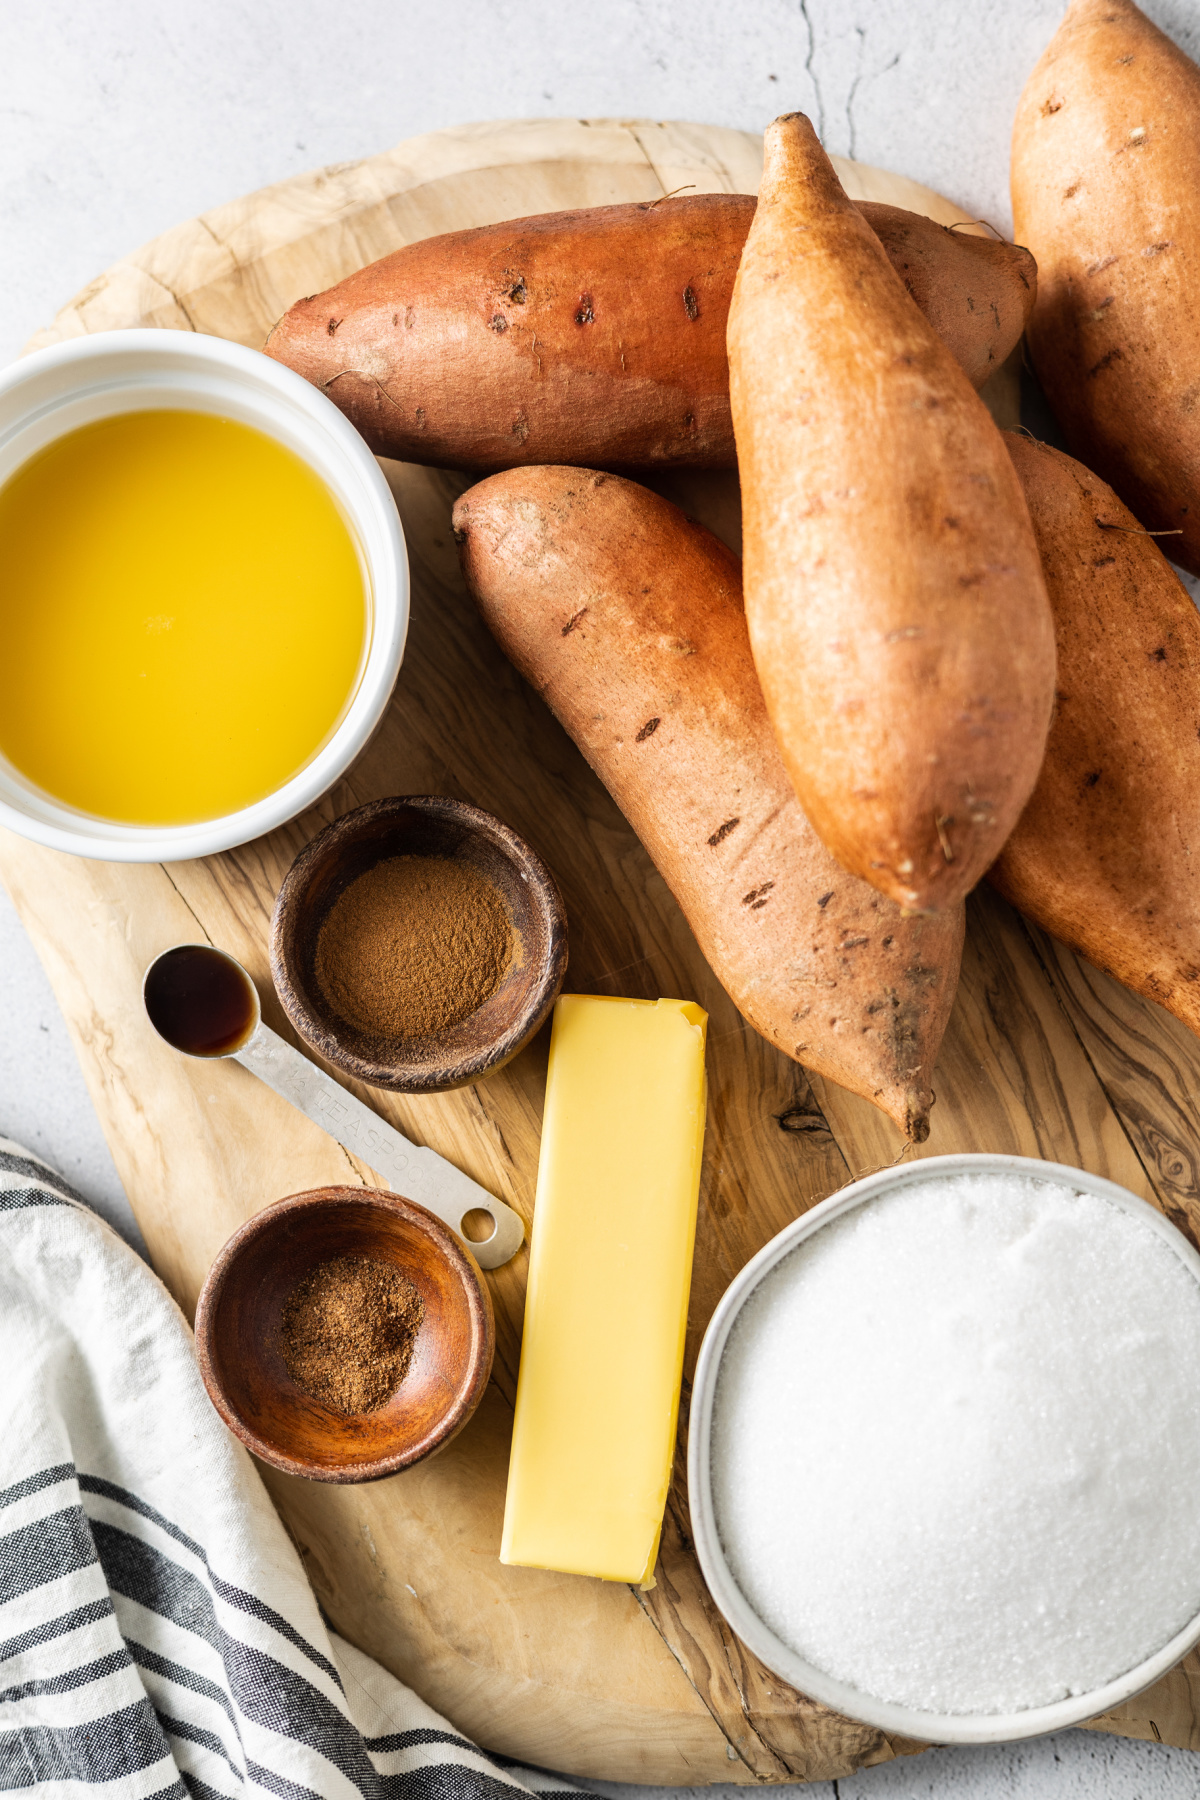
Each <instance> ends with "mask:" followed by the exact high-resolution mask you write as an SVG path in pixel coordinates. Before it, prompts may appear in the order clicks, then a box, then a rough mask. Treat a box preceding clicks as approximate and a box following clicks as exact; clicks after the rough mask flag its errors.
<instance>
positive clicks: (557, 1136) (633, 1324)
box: [500, 994, 708, 1585]
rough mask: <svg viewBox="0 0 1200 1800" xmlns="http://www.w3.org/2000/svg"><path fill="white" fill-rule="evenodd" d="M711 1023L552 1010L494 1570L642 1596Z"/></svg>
mask: <svg viewBox="0 0 1200 1800" xmlns="http://www.w3.org/2000/svg"><path fill="white" fill-rule="evenodd" d="M707 1024H708V1014H707V1013H706V1012H704V1011H703V1009H702V1008H701V1007H699V1006H696V1005H694V1004H693V1003H692V1002H691V1001H685V1000H659V1001H657V1002H656V1001H653V1000H609V999H602V998H600V997H597V996H593V995H587V994H565V995H563V997H562V998H561V999H560V1000H559V1002H558V1004H557V1005H556V1007H555V1009H554V1029H553V1032H552V1035H551V1039H550V1069H549V1075H548V1079H547V1084H546V1111H545V1115H544V1118H543V1122H542V1148H541V1157H540V1160H539V1163H538V1183H537V1199H536V1203H535V1207H534V1215H533V1233H532V1242H531V1244H530V1254H529V1289H528V1292H527V1294H526V1299H525V1329H524V1335H523V1338H522V1343H521V1371H520V1376H519V1378H518V1381H517V1408H516V1418H515V1420H514V1424H513V1442H512V1457H511V1460H510V1462H509V1465H508V1496H507V1499H506V1502H505V1507H504V1537H503V1542H502V1546H501V1550H500V1560H501V1562H506V1563H524V1564H528V1565H530V1566H532V1567H534V1568H539V1569H561V1570H563V1571H565V1572H567V1573H570V1574H577V1575H598V1576H601V1577H603V1578H604V1579H605V1580H607V1581H636V1582H640V1583H642V1584H643V1585H651V1584H652V1579H653V1570H654V1564H655V1560H656V1558H657V1556H658V1539H659V1533H660V1532H661V1530H662V1518H663V1509H664V1508H665V1506H666V1502H667V1488H668V1485H669V1483H670V1479H671V1464H672V1460H673V1457H674V1451H675V1426H676V1421H677V1418H678V1413H679V1382H680V1376H681V1374H682V1371H683V1341H684V1333H685V1331H686V1328H687V1306H688V1289H689V1287H690V1285H691V1277H692V1249H693V1246H694V1244H695V1238H696V1203H697V1199H698V1197H699V1191H700V1160H701V1155H702V1152H703V1147H704V1112H705V1090H704V1037H705V1029H706V1026H707Z"/></svg>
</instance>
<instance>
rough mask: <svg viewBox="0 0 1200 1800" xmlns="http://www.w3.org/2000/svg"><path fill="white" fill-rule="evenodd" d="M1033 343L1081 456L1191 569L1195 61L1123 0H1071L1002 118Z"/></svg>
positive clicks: (1196, 353) (1196, 343)
mask: <svg viewBox="0 0 1200 1800" xmlns="http://www.w3.org/2000/svg"><path fill="white" fill-rule="evenodd" d="M1012 196H1013V212H1014V215H1015V217H1016V221H1017V231H1018V233H1019V234H1020V235H1021V237H1022V239H1023V241H1024V242H1025V243H1027V244H1029V245H1031V246H1032V248H1033V250H1034V252H1035V254H1036V256H1037V260H1038V264H1039V267H1040V271H1041V287H1040V291H1039V294H1038V301H1037V307H1036V309H1035V311H1034V314H1033V318H1032V320H1031V322H1030V327H1029V347H1030V351H1031V353H1032V356H1033V360H1034V363H1035V365H1036V367H1037V372H1038V375H1039V377H1040V379H1041V382H1042V385H1043V387H1044V388H1045V390H1046V394H1047V396H1048V398H1049V400H1050V404H1051V406H1052V407H1053V408H1054V411H1055V413H1056V415H1057V417H1058V418H1059V420H1060V421H1061V423H1062V426H1063V430H1064V432H1065V433H1066V438H1067V442H1068V444H1069V445H1070V447H1071V449H1072V450H1073V451H1074V452H1075V454H1076V455H1077V456H1081V457H1082V458H1083V459H1084V461H1085V462H1086V463H1087V464H1088V466H1089V467H1090V468H1094V469H1095V470H1096V471H1097V472H1098V473H1099V474H1100V475H1102V476H1103V477H1104V478H1105V480H1106V481H1108V482H1111V484H1112V486H1113V487H1115V488H1116V490H1117V492H1118V493H1119V494H1120V495H1121V497H1122V499H1124V500H1125V501H1126V502H1127V503H1128V505H1130V506H1131V507H1132V508H1133V510H1134V512H1135V513H1136V514H1137V516H1138V518H1139V519H1140V520H1141V521H1142V523H1143V525H1145V526H1147V527H1149V528H1152V529H1154V530H1159V531H1172V532H1174V531H1177V530H1178V531H1179V532H1180V535H1178V536H1172V537H1170V538H1167V539H1164V543H1163V548H1164V549H1165V550H1166V551H1167V553H1168V555H1170V556H1171V557H1172V558H1173V559H1174V560H1175V561H1176V562H1180V563H1182V564H1183V565H1184V567H1185V568H1188V569H1191V570H1192V572H1193V574H1200V337H1198V336H1197V332H1196V323H1195V320H1194V319H1193V318H1192V296H1193V293H1194V291H1195V281H1194V280H1193V278H1194V277H1195V278H1198V279H1200V68H1197V66H1196V64H1195V63H1194V62H1192V61H1191V59H1190V58H1189V57H1187V56H1185V55H1184V54H1183V52H1182V50H1179V49H1177V48H1176V46H1175V45H1174V44H1173V43H1172V42H1171V40H1170V39H1169V38H1167V37H1164V36H1163V34H1162V32H1161V31H1159V30H1158V29H1157V27H1156V26H1154V25H1152V24H1151V23H1150V21H1149V19H1147V18H1146V16H1145V14H1144V13H1142V12H1140V11H1139V10H1138V8H1137V7H1136V6H1134V5H1133V4H1132V0H1073V4H1072V5H1071V6H1070V7H1069V8H1068V11H1067V15H1066V18H1065V19H1064V20H1063V22H1062V24H1061V26H1060V27H1059V30H1058V32H1057V34H1056V35H1055V37H1054V38H1053V39H1052V40H1051V42H1050V45H1049V48H1048V49H1047V50H1046V52H1045V54H1044V56H1043V57H1042V59H1041V61H1040V62H1039V63H1038V65H1037V67H1036V68H1035V69H1034V71H1033V74H1032V75H1031V76H1030V77H1029V81H1028V83H1027V85H1026V87H1025V91H1024V93H1023V94H1022V96H1021V101H1020V105H1019V106H1018V108H1017V116H1016V123H1015V125H1014V128H1013V149H1012Z"/></svg>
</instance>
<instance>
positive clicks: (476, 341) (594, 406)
mask: <svg viewBox="0 0 1200 1800" xmlns="http://www.w3.org/2000/svg"><path fill="white" fill-rule="evenodd" d="M863 212H864V214H865V216H867V217H868V218H869V219H870V221H871V223H872V225H873V226H874V228H875V229H876V230H877V231H878V232H879V233H880V235H881V238H882V240H883V242H884V243H885V244H886V245H887V247H888V253H889V255H890V256H891V257H892V259H893V262H894V264H895V266H896V268H897V271H898V273H899V274H900V275H901V278H902V279H903V280H904V281H905V282H906V283H907V284H908V286H909V289H910V292H911V293H912V294H913V295H914V297H915V299H916V300H917V303H918V304H919V305H923V306H925V307H926V309H927V310H928V311H929V315H930V317H931V318H932V319H933V320H934V322H935V324H936V325H937V327H938V329H939V330H941V331H942V332H944V334H945V336H946V339H947V342H949V343H950V344H951V346H952V347H953V349H954V351H955V353H956V355H958V356H959V357H960V358H961V359H962V361H963V364H964V366H965V367H966V368H967V371H968V373H969V375H970V377H971V380H972V381H974V382H976V383H981V382H983V381H985V380H986V379H987V377H988V375H989V374H991V373H992V371H993V370H994V369H995V368H997V367H998V366H999V364H1000V363H1001V362H1003V360H1004V358H1005V356H1006V355H1007V354H1008V352H1009V351H1010V350H1011V349H1012V347H1013V345H1014V344H1015V343H1016V342H1017V340H1018V338H1019V337H1020V335H1021V331H1022V329H1023V327H1024V322H1025V318H1026V316H1027V314H1028V311H1029V308H1030V307H1031V305H1032V302H1033V295H1034V292H1035V289H1036V272H1035V270H1034V266H1033V260H1032V258H1031V257H1030V256H1029V255H1028V253H1027V252H1025V251H1021V250H1018V249H1016V248H1015V247H1014V246H1013V245H1011V244H1000V243H995V242H992V241H990V240H988V239H986V238H979V237H969V236H964V235H963V234H962V233H959V232H955V231H950V230H948V229H947V228H946V227H945V226H942V225H937V224H934V222H933V221H932V220H930V219H922V218H920V217H918V215H917V214H915V213H909V212H905V211H903V210H902V209H901V208H899V207H893V206H876V205H864V207H863ZM753 215H754V200H753V198H752V197H751V196H749V195H745V194H700V195H693V196H690V197H687V196H681V197H679V198H676V199H673V200H663V201H658V202H647V203H644V204H639V205H629V206H603V207H593V208H589V209H587V210H583V211H578V212H563V213H547V214H545V215H543V216H541V217H538V218H531V219H516V220H512V221H510V222H509V223H506V224H503V225H494V226H484V227H481V228H480V229H478V230H475V231H460V232H452V233H449V234H447V235H446V236H443V237H437V238H427V239H425V240H423V241H421V242H419V243H415V244H409V245H408V246H406V248H404V249H403V250H397V251H396V252H395V253H394V254H393V255H391V256H386V257H384V258H383V259H382V260H381V261H379V262H376V263H372V264H371V265H370V267H369V268H365V269H362V270H360V271H359V272H358V273H357V274H355V275H351V276H349V277H348V278H347V279H346V280H345V281H343V282H341V283H340V284H339V285H338V286H337V287H335V288H331V289H330V290H329V291H328V292H327V293H324V294H317V295H315V296H313V297H312V298H310V299H307V300H301V301H299V302H298V303H297V304H296V305H295V306H293V307H292V309H291V311H290V312H289V313H287V314H286V315H285V317H284V318H283V319H282V320H281V321H280V322H279V324H278V325H277V326H276V327H275V329H274V331H273V332H272V333H271V335H270V337H269V338H268V340H267V343H266V346H265V348H266V351H267V354H268V355H269V356H273V357H275V358H277V359H278V360H279V361H281V362H284V363H287V364H288V365H289V366H290V367H291V368H293V369H296V370H297V371H298V372H299V373H300V374H301V375H303V376H304V377H305V378H306V379H307V380H308V381H311V382H312V383H313V385H314V386H315V387H319V388H321V389H322V390H323V391H324V392H326V393H327V394H328V395H329V397H330V398H331V399H332V400H334V401H336V403H337V404H338V406H340V407H341V409H342V411H343V412H344V413H345V414H346V415H347V417H348V418H349V419H351V420H352V422H353V423H354V424H355V426H357V428H358V430H359V431H360V432H361V433H362V434H363V436H364V437H365V438H366V440H367V442H368V443H369V444H370V445H371V448H372V449H373V450H375V451H377V452H378V453H379V454H380V455H384V456H395V457H400V458H401V459H403V460H405V461H408V462H425V463H434V464H437V465H439V466H441V467H444V468H456V469H470V470H479V471H484V470H488V469H505V468H515V467H519V466H522V465H525V464H530V463H562V462H581V463H590V464H601V465H603V466H604V467H606V468H611V469H623V470H633V469H649V468H655V467H659V468H662V467H670V466H672V465H675V466H679V465H691V466H697V467H707V468H727V467H732V465H733V462H734V446H733V427H732V424H731V422H730V417H729V372H728V365H727V362H726V356H725V320H726V315H727V313H728V311H729V297H730V294H731V293H732V291H733V281H734V276H735V275H736V273H737V266H738V258H739V257H740V255H741V252H742V245H743V243H744V242H745V238H746V233H747V230H748V229H749V225H750V220H751V218H752V217H753Z"/></svg>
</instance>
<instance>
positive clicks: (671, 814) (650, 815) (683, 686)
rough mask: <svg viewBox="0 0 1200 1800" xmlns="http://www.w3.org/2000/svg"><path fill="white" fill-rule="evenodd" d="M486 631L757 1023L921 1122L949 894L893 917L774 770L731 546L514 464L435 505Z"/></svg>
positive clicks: (952, 982) (595, 483)
mask: <svg viewBox="0 0 1200 1800" xmlns="http://www.w3.org/2000/svg"><path fill="white" fill-rule="evenodd" d="M454 531H455V536H456V537H457V538H458V540H459V545H460V554H461V557H462V566H463V570H464V573H465V575H466V579H467V584H468V586H469V587H470V589H471V592H472V593H473V595H474V596H475V600H476V603H477V604H478V606H479V609H480V612H481V613H482V614H483V617H484V619H485V620H486V622H487V624H488V625H489V627H490V628H491V630H492V632H493V634H494V635H495V637H496V639H497V641H498V642H499V644H500V646H501V648H502V649H503V650H504V652H505V653H506V655H507V656H509V657H510V658H511V660H512V661H513V662H514V663H515V664H516V666H517V668H518V669H519V670H520V672H521V673H522V674H523V675H524V676H525V677H526V679H527V680H528V681H530V682H531V683H532V684H533V686H534V687H535V688H536V690H537V692H538V693H539V694H540V695H541V696H542V698H543V699H544V700H545V701H546V702H547V704H548V705H549V706H550V708H551V710H552V711H553V712H554V714H555V715H556V717H557V718H558V719H559V721H560V722H561V723H562V725H563V726H564V727H565V728H566V730H567V731H568V732H569V733H570V735H571V736H572V737H573V738H574V740H575V742H576V743H577V744H578V745H579V748H580V749H581V750H582V751H583V754H584V755H585V756H586V757H587V759H588V761H589V762H590V763H591V765H592V767H593V769H594V770H595V771H596V773H597V775H599V777H600V779H601V781H603V782H604V784H605V786H606V787H607V788H608V789H609V792H610V793H611V794H612V796H613V798H614V799H615V800H616V802H617V804H618V806H619V807H620V808H621V810H622V811H623V812H624V814H625V816H626V817H627V818H628V820H629V822H630V824H631V825H632V826H633V828H634V830H635V831H636V832H637V834H638V836H639V837H640V838H641V840H642V842H643V844H644V845H645V846H646V849H647V850H648V851H649V853H650V855H651V857H652V858H653V859H654V862H655V864H656V865H657V867H658V869H659V872H660V873H661V874H662V876H663V879H664V880H665V881H666V883H667V885H668V886H669V887H670V889H671V891H672V892H673V894H674V895H675V898H676V899H677V900H678V902H679V904H680V906H681V907H682V908H683V911H684V914H685V916H686V918H687V920H688V923H689V925H690V926H691V928H692V930H693V931H694V932H695V934H696V939H697V941H698V943H699V945H700V948H701V950H702V951H703V952H704V955H705V956H706V957H707V959H708V961H709V963H710V964H711V965H712V968H713V971H714V973H715V974H716V976H717V978H718V980H719V981H720V982H721V983H722V984H723V986H724V987H725V988H726V990H727V991H728V993H729V994H730V996H731V997H732V999H733V1000H734V1002H735V1004H736V1005H737V1006H738V1007H739V1008H740V1009H741V1011H742V1012H743V1013H744V1014H745V1016H746V1018H747V1019H748V1020H749V1021H750V1023H751V1024H752V1025H754V1026H755V1027H756V1028H757V1029H758V1030H759V1031H760V1032H762V1034H763V1036H764V1037H765V1038H768V1039H769V1040H770V1041H771V1042H772V1043H774V1044H777V1045H778V1046H779V1047H780V1049H781V1050H784V1051H786V1053H787V1054H788V1055H789V1056H792V1057H795V1058H796V1060H797V1061H799V1062H802V1063H804V1064H806V1066H807V1067H808V1068H810V1069H815V1070H817V1071H819V1072H820V1073H821V1074H822V1075H828V1076H829V1077H830V1078H831V1079H832V1080H833V1081H837V1082H840V1083H841V1084H842V1086H843V1087H847V1088H850V1089H852V1090H853V1091H854V1092H855V1093H857V1094H863V1095H865V1096H866V1097H867V1098H868V1099H870V1100H873V1101H874V1102H875V1103H876V1105H878V1106H880V1107H882V1108H883V1110H884V1111H885V1112H886V1113H887V1114H889V1116H890V1117H891V1118H893V1119H894V1120H895V1121H896V1123H897V1125H899V1126H900V1128H901V1129H902V1130H903V1131H905V1132H906V1133H907V1134H908V1136H909V1137H911V1138H913V1139H915V1140H917V1141H921V1140H922V1139H924V1138H925V1137H926V1136H927V1134H928V1129H929V1127H928V1112H929V1107H930V1105H931V1103H932V1100H933V1094H932V1091H931V1088H930V1074H931V1071H932V1068H933V1062H934V1058H935V1057H936V1055H937V1050H938V1045H939V1044H940V1043H941V1039H942V1033H943V1031H944V1029H945V1025H946V1019H947V1017H948V1015H949V1012H950V1008H951V1005H952V1003H953V1000H954V990H955V986H956V982H957V978H958V963H959V956H960V954H961V950H962V932H963V921H962V911H961V908H957V909H954V910H952V911H950V912H948V913H945V914H943V915H941V916H940V917H938V918H905V917H903V916H902V915H901V912H900V910H899V908H898V907H896V906H894V905H893V904H892V902H891V901H890V900H886V899H884V898H883V896H882V895H880V894H877V893H876V892H875V891H874V889H873V888H870V887H868V886H867V885H866V883H865V882H861V881H856V880H855V878H854V877H853V876H851V875H847V874H846V872H845V870H844V869H842V868H840V867H839V866H838V864H837V863H836V862H834V860H833V858H832V857H831V856H830V855H829V853H828V851H827V850H826V849H825V848H824V846H823V845H822V844H821V842H820V840H819V839H818V837H817V835H816V833H815V832H814V831H813V830H812V828H811V826H810V825H809V823H808V821H807V819H806V818H805V816H804V814H803V812H802V811H801V809H800V805H799V803H798V801H797V800H796V797H795V795H794V793H793V792H792V789H791V785H790V783H789V781H788V778H787V773H786V771H785V770H784V767H783V764H782V763H781V761H780V759H779V753H778V750H777V749H776V747H775V740H774V737H773V735H772V732H771V727H770V723H769V721H768V719H767V714H766V709H765V707H764V705H763V700H762V693H761V690H760V688H759V685H758V678H757V676H756V675H755V673H754V664H753V662H752V660H751V656H750V645H749V641H748V638H747V635H746V622H745V617H744V615H743V612H742V606H741V582H740V579H739V569H738V563H737V559H736V557H734V556H733V555H732V554H731V552H730V551H728V550H727V549H726V548H725V546H724V545H723V544H722V543H721V542H720V541H719V540H718V539H717V538H715V537H713V535H712V534H711V533H710V532H708V531H706V530H704V528H703V527H702V526H700V525H696V524H693V523H691V522H690V521H689V520H687V519H686V518H685V517H684V515H683V514H682V513H681V512H680V511H679V509H678V508H677V507H675V506H672V505H671V503H670V502H669V501H667V500H663V499H660V498H659V496H658V495H657V494H652V493H650V492H649V490H648V489H646V488H643V487H639V486H637V485H636V484H635V483H633V482H631V481H623V480H622V479H621V478H620V477H619V476H614V475H603V474H597V473H594V472H592V471H589V470H580V469H575V468H540V469H521V470H511V471H508V472H506V473H504V474H501V475H493V476H492V477H491V478H490V479H489V480H487V481H483V482H481V483H480V484H479V485H478V486H477V487H473V488H471V489H470V490H469V491H468V492H467V493H466V494H464V495H463V497H462V499H461V500H460V501H459V502H458V505H457V506H456V507H455V510H454Z"/></svg>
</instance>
